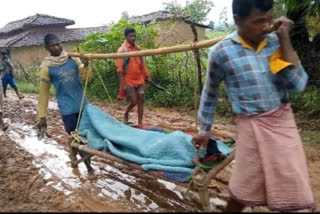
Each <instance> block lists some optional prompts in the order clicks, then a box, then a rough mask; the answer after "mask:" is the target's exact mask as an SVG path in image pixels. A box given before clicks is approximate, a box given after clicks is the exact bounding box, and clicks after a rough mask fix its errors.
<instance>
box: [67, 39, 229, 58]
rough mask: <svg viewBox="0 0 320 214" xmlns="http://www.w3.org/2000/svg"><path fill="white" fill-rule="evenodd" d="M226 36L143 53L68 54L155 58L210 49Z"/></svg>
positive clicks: (76, 54) (88, 56) (86, 56)
mask: <svg viewBox="0 0 320 214" xmlns="http://www.w3.org/2000/svg"><path fill="white" fill-rule="evenodd" d="M223 38H224V36H222V37H219V38H217V39H210V40H205V41H200V42H194V43H191V44H188V45H177V46H173V47H164V48H158V49H149V50H142V51H132V52H126V53H110V54H79V53H68V55H69V56H70V57H83V58H87V59H117V58H124V57H135V56H153V55H163V54H170V53H178V52H186V51H191V50H195V49H201V48H208V47H211V46H212V45H215V44H216V43H218V42H219V41H221V40H222V39H223Z"/></svg>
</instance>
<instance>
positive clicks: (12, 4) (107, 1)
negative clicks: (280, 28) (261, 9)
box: [0, 0, 232, 28]
mask: <svg viewBox="0 0 320 214" xmlns="http://www.w3.org/2000/svg"><path fill="white" fill-rule="evenodd" d="M168 1H169V0H86V1H84V0H2V1H1V3H2V4H1V12H0V28H2V27H4V26H5V25H6V24H7V23H8V22H11V21H15V20H18V19H22V18H25V17H27V16H32V15H35V14H36V13H40V14H48V15H52V16H57V17H62V18H68V19H73V20H74V21H75V22H76V24H75V25H73V26H71V27H96V26H101V25H106V24H109V23H110V22H111V21H114V22H117V21H118V20H119V19H120V16H121V12H122V11H127V12H128V13H129V15H130V16H134V15H143V14H147V13H150V12H154V11H157V10H161V9H163V2H168ZM177 1H178V2H179V3H181V4H183V5H185V2H186V0H177ZM212 1H213V3H214V5H215V7H214V8H213V10H212V11H211V13H210V14H209V16H208V20H209V21H210V20H212V21H215V22H217V21H218V20H219V17H220V13H221V11H222V9H223V8H224V7H227V9H228V14H229V15H228V17H229V21H230V20H231V2H232V0H212Z"/></svg>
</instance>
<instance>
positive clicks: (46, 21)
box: [0, 14, 75, 36]
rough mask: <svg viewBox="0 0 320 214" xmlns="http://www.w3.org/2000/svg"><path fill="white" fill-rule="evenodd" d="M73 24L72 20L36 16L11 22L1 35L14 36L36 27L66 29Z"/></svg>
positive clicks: (43, 15)
mask: <svg viewBox="0 0 320 214" xmlns="http://www.w3.org/2000/svg"><path fill="white" fill-rule="evenodd" d="M73 24H75V22H74V21H73V20H71V19H64V18H59V17H54V16H49V15H45V14H36V15H34V16H29V17H27V18H24V19H20V20H17V21H13V22H9V23H8V24H7V25H6V26H4V27H3V28H1V29H0V35H1V36H5V35H13V34H16V33H19V32H22V31H25V30H28V29H31V28H36V27H54V26H60V27H65V26H68V25H73Z"/></svg>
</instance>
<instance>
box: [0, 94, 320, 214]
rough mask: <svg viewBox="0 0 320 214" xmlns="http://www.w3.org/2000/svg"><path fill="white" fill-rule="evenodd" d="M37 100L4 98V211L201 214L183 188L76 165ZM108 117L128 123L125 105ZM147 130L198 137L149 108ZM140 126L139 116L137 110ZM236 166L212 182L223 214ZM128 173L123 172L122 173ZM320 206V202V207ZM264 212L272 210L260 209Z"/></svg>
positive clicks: (313, 153)
mask: <svg viewBox="0 0 320 214" xmlns="http://www.w3.org/2000/svg"><path fill="white" fill-rule="evenodd" d="M36 104H37V97H36V96H35V95H25V98H24V99H23V100H21V101H18V100H17V98H16V96H15V94H13V93H12V92H11V91H10V92H9V93H8V98H6V99H5V108H4V109H5V110H4V111H5V112H4V118H5V122H6V123H8V124H10V126H9V129H8V130H7V131H6V132H1V133H0V195H1V198H0V211H2V212H22V211H24V212H48V211H49V212H62V211H63V212H136V211H142V212H150V211H152V212H165V211H168V212H176V211H180V212H188V211H200V210H199V206H198V204H196V203H194V202H193V201H191V200H187V199H184V198H183V195H182V194H181V192H180V191H177V189H178V188H177V185H176V184H175V183H173V182H168V181H166V180H164V179H162V178H161V177H159V178H155V177H153V176H151V175H148V174H146V173H141V171H137V170H132V169H129V168H128V167H127V166H124V165H121V164H117V163H112V162H110V161H108V160H104V159H101V158H98V157H93V158H92V166H93V168H94V170H95V176H94V178H89V177H88V175H87V170H86V168H85V166H84V164H83V163H81V164H80V165H79V167H78V168H77V169H72V168H71V163H70V160H69V157H68V155H69V153H68V147H67V138H68V136H67V134H66V133H65V131H64V129H63V125H62V121H61V118H60V114H59V112H58V108H57V105H56V103H55V102H54V100H51V101H50V103H49V112H50V113H49V117H48V133H49V135H50V136H51V138H45V139H43V140H41V141H39V140H38V139H37V130H36V127H35V125H36V123H37V121H38V119H37V114H36ZM94 104H95V105H97V106H99V107H100V108H101V109H103V110H104V111H105V112H107V113H109V114H111V115H112V116H114V117H116V118H118V119H122V115H123V112H124V110H125V106H124V105H116V104H114V105H101V104H97V103H94ZM145 111H146V112H145V118H144V120H145V123H146V125H152V126H157V127H161V128H166V129H172V130H181V131H185V132H188V133H193V132H194V130H195V120H194V118H193V117H191V116H189V115H187V113H181V112H176V111H172V110H169V109H156V110H153V111H150V110H148V109H146V110H145ZM131 118H132V119H131V121H132V122H134V123H136V122H137V116H136V112H133V113H131ZM217 124H220V125H216V126H215V130H219V132H220V133H224V132H225V133H226V134H227V135H232V134H234V126H232V125H228V124H229V123H226V122H225V123H224V122H223V121H222V120H221V121H219V120H218V123H217ZM306 151H307V157H308V160H309V169H310V176H311V180H312V184H313V189H314V194H315V197H316V199H317V201H318V202H319V199H320V179H319V178H318V177H319V173H320V172H319V169H320V158H319V157H320V155H319V152H318V151H317V150H315V149H312V148H311V147H308V148H307V149H306ZM231 168H232V164H231V165H230V166H229V167H228V168H227V169H226V170H224V171H222V172H221V173H220V175H219V176H218V178H219V179H218V180H219V181H212V186H214V189H215V190H216V192H217V197H216V198H212V199H211V203H212V204H213V205H215V206H216V207H217V211H222V209H223V207H224V206H225V198H226V197H227V196H228V193H227V189H226V184H227V182H228V179H229V177H230V171H231ZM119 169H121V171H120V170H119ZM318 207H319V205H318ZM259 210H262V211H264V210H266V209H264V208H260V209H259V208H258V209H257V211H259Z"/></svg>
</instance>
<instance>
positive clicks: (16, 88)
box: [8, 76, 24, 100]
mask: <svg viewBox="0 0 320 214" xmlns="http://www.w3.org/2000/svg"><path fill="white" fill-rule="evenodd" d="M8 82H9V85H10V86H11V88H13V89H14V91H15V92H16V95H17V97H18V99H19V100H21V99H22V98H24V96H23V95H21V94H20V93H19V91H18V87H17V86H16V83H15V82H14V78H13V76H12V77H10V79H9V81H8Z"/></svg>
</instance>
